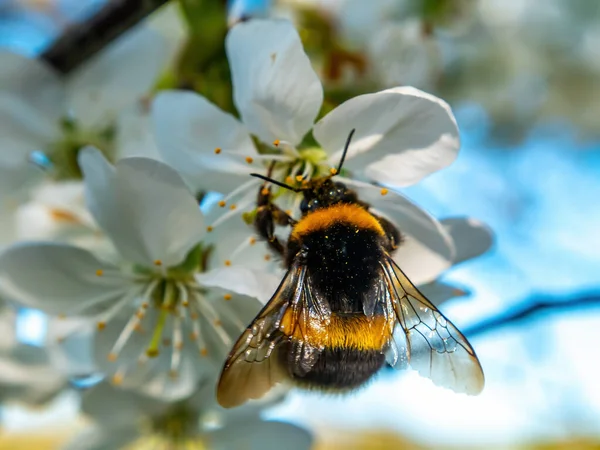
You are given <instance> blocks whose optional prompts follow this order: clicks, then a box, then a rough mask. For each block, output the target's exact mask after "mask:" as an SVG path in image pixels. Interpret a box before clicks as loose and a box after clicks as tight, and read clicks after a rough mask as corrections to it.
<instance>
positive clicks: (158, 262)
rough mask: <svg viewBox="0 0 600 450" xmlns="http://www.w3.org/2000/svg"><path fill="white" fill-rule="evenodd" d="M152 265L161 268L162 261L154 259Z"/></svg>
mask: <svg viewBox="0 0 600 450" xmlns="http://www.w3.org/2000/svg"><path fill="white" fill-rule="evenodd" d="M154 265H155V266H162V261H161V260H160V259H155V260H154Z"/></svg>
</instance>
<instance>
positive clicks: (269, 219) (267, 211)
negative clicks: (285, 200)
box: [254, 186, 295, 256]
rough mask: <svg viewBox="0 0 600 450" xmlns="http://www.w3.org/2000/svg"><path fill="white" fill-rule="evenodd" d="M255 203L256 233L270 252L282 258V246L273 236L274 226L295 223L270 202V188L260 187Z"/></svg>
mask: <svg viewBox="0 0 600 450" xmlns="http://www.w3.org/2000/svg"><path fill="white" fill-rule="evenodd" d="M256 203H257V210H256V218H255V219H254V227H255V228H256V231H257V232H258V234H259V235H260V236H261V237H262V238H264V239H265V240H266V241H267V244H268V245H269V248H271V250H273V251H274V252H275V253H277V254H279V255H281V256H283V255H284V251H285V249H284V244H283V243H282V242H281V241H280V240H279V238H277V236H275V225H293V224H294V223H295V221H294V219H292V218H291V217H290V216H289V215H288V214H287V213H286V212H285V211H283V210H282V209H280V208H279V207H277V206H276V205H274V204H273V203H272V202H271V189H270V188H267V187H265V186H262V187H261V189H260V191H259V193H258V200H257V202H256Z"/></svg>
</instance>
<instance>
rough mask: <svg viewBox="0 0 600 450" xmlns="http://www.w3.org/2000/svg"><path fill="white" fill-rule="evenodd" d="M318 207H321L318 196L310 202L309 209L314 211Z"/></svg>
mask: <svg viewBox="0 0 600 450" xmlns="http://www.w3.org/2000/svg"><path fill="white" fill-rule="evenodd" d="M318 207H319V200H317V199H316V198H313V199H312V200H311V201H309V202H308V209H309V211H314V210H315V209H317V208H318Z"/></svg>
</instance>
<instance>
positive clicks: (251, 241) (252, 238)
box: [250, 237, 256, 245]
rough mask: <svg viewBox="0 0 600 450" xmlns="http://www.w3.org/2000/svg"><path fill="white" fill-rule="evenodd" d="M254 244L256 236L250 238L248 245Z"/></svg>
mask: <svg viewBox="0 0 600 450" xmlns="http://www.w3.org/2000/svg"><path fill="white" fill-rule="evenodd" d="M254 244H256V238H255V237H251V238H250V245H254Z"/></svg>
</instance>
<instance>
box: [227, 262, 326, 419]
mask: <svg viewBox="0 0 600 450" xmlns="http://www.w3.org/2000/svg"><path fill="white" fill-rule="evenodd" d="M327 311H328V304H326V303H325V304H323V302H322V301H321V300H317V299H315V296H314V295H313V294H312V293H311V290H310V286H309V285H308V280H307V269H306V266H303V265H300V264H294V265H292V267H291V268H290V270H289V271H288V272H287V274H286V276H285V277H284V279H283V281H282V282H281V284H280V285H279V287H278V288H277V291H276V292H275V294H274V295H273V297H272V298H271V300H269V302H268V303H267V304H266V306H265V307H264V308H263V309H262V311H261V312H260V313H259V314H258V316H256V318H255V319H254V320H253V321H252V323H251V324H250V326H249V327H248V328H247V329H246V330H245V331H244V332H243V333H242V335H241V336H240V338H239V339H238V340H237V342H236V343H235V345H234V346H233V349H232V350H231V352H230V353H229V356H228V357H227V360H226V362H225V365H224V367H223V371H222V372H221V377H220V379H219V384H218V386H217V400H218V402H219V403H220V404H221V406H223V407H226V408H230V407H233V406H238V405H241V404H242V403H244V402H246V401H247V400H249V399H257V398H261V397H262V396H263V395H265V394H266V393H267V392H268V391H269V390H270V389H271V388H272V387H273V386H274V385H276V384H277V383H280V382H283V381H285V380H288V379H289V378H290V373H289V370H290V369H291V370H292V371H293V373H295V374H298V375H300V376H302V375H303V374H305V373H306V372H307V371H309V370H310V368H311V367H312V365H313V364H314V363H315V361H316V358H317V357H318V354H319V352H320V350H321V348H318V347H315V346H314V345H311V342H314V341H315V339H314V336H310V335H309V334H310V333H311V332H312V331H313V330H314V329H316V328H319V327H317V326H315V321H317V320H321V318H323V320H327V319H328V317H327ZM329 313H330V312H329ZM320 328H322V326H320ZM291 336H293V337H294V338H295V339H293V340H292V339H291Z"/></svg>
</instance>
